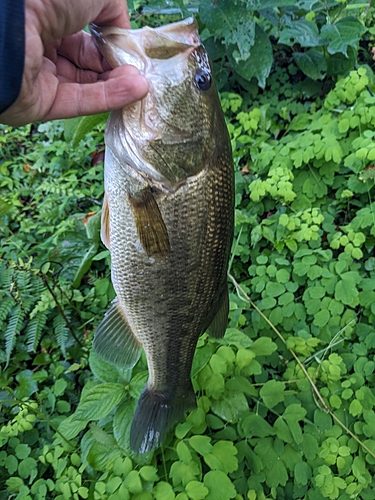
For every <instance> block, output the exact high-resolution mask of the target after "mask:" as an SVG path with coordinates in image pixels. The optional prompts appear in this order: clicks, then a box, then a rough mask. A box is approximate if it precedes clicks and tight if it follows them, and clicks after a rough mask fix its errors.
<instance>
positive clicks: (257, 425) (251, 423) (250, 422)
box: [241, 413, 275, 438]
mask: <svg viewBox="0 0 375 500" xmlns="http://www.w3.org/2000/svg"><path fill="white" fill-rule="evenodd" d="M241 428H242V432H243V435H244V436H246V438H251V437H260V438H264V437H266V436H273V435H274V434H275V431H274V429H273V427H272V426H271V425H270V424H269V423H268V422H267V421H266V420H264V418H263V417H261V416H260V415H257V414H256V413H252V414H250V415H248V416H247V417H245V419H244V420H243V422H242V424H241Z"/></svg>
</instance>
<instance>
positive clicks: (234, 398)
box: [211, 391, 249, 422]
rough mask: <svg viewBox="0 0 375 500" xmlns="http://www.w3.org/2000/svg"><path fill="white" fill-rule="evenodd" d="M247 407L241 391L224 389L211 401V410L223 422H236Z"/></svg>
mask: <svg viewBox="0 0 375 500" xmlns="http://www.w3.org/2000/svg"><path fill="white" fill-rule="evenodd" d="M248 409H249V405H248V402H247V399H246V397H245V395H244V394H242V393H241V392H232V391H225V393H224V394H223V395H222V396H221V397H220V398H219V399H218V400H217V401H213V403H212V406H211V411H212V412H213V413H215V415H217V416H218V417H220V418H221V419H223V420H224V421H225V422H237V421H238V419H239V418H240V416H241V415H242V413H244V412H245V411H247V410H248Z"/></svg>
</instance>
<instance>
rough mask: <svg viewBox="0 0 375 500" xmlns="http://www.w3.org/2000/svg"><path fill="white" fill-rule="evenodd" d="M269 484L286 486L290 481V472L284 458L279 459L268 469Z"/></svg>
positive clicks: (274, 486)
mask: <svg viewBox="0 0 375 500" xmlns="http://www.w3.org/2000/svg"><path fill="white" fill-rule="evenodd" d="M265 472H266V477H267V485H268V486H269V487H270V488H276V487H277V486H279V485H281V486H285V485H286V483H287V481H288V473H287V470H286V467H285V465H284V463H283V461H282V460H278V461H277V462H276V463H275V464H274V465H273V466H272V467H271V468H270V469H269V470H267V469H266V471H265Z"/></svg>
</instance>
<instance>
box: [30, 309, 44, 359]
mask: <svg viewBox="0 0 375 500" xmlns="http://www.w3.org/2000/svg"><path fill="white" fill-rule="evenodd" d="M47 316H48V314H47V312H46V311H42V312H38V313H37V314H36V315H35V316H34V317H33V319H31V320H30V321H29V324H28V326H27V330H26V344H27V350H28V351H29V352H30V351H34V352H35V351H36V348H37V347H38V344H39V340H40V337H41V336H42V332H43V328H44V326H45V324H46V322H47Z"/></svg>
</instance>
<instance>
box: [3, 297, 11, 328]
mask: <svg viewBox="0 0 375 500" xmlns="http://www.w3.org/2000/svg"><path fill="white" fill-rule="evenodd" d="M13 306H14V299H13V297H4V298H3V299H2V301H1V304H0V323H1V322H3V321H5V319H6V317H7V316H8V314H9V313H10V311H11V309H12V307H13Z"/></svg>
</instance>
